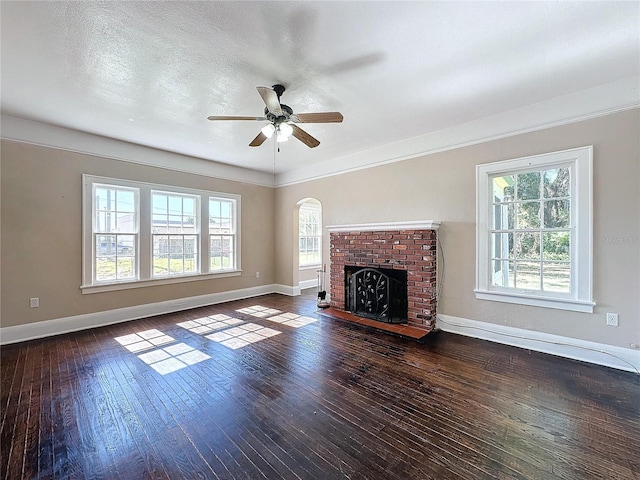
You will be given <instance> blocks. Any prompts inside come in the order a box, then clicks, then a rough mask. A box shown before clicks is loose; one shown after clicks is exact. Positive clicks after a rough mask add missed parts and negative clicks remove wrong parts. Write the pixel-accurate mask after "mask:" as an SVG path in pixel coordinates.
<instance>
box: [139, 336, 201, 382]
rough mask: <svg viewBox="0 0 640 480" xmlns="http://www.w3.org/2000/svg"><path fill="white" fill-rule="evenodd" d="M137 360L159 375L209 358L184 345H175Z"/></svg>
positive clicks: (140, 356) (142, 355) (146, 354)
mask: <svg viewBox="0 0 640 480" xmlns="http://www.w3.org/2000/svg"><path fill="white" fill-rule="evenodd" d="M138 358H139V359H140V360H142V361H143V362H144V363H146V364H147V365H149V366H150V367H151V368H153V369H154V370H155V371H156V372H158V373H160V374H161V375H166V374H167V373H171V372H175V371H176V370H180V369H181V368H185V367H188V366H189V365H195V364H196V363H200V362H202V361H204V360H208V359H210V358H211V357H210V356H209V355H207V354H206V353H203V352H201V351H200V350H196V349H195V348H193V347H190V346H189V345H187V344H186V343H176V344H175V345H171V346H168V347H165V348H162V349H159V350H153V351H151V352H147V353H143V354H141V355H138Z"/></svg>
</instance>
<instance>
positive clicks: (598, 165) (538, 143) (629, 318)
mask: <svg viewBox="0 0 640 480" xmlns="http://www.w3.org/2000/svg"><path fill="white" fill-rule="evenodd" d="M639 120H640V110H632V111H626V112H622V113H618V114H614V115H609V116H606V117H599V118H596V119H592V120H586V121H583V122H579V123H574V124H570V125H564V126H559V127H555V128H550V129H546V130H541V131H537V132H532V133H527V134H522V135H517V136H513V137H509V138H505V139H500V140H495V141H490V142H486V143H482V144H479V145H473V146H469V147H464V148H459V149H455V150H450V151H447V152H442V153H437V154H433V155H426V156H423V157H419V158H414V159H411V160H406V161H403V162H397V163H393V164H388V165H383V166H379V167H375V168H370V169H366V170H360V171H357V172H352V173H347V174H342V175H336V176H332V177H328V178H324V179H320V180H314V181H309V182H304V183H300V184H296V185H292V186H287V187H282V188H279V189H277V193H276V282H277V283H281V284H285V285H292V284H294V280H295V279H294V276H295V268H294V265H293V263H292V258H293V256H292V251H293V244H292V239H293V238H294V236H293V232H292V229H291V222H288V221H287V219H290V218H291V212H292V211H293V209H294V208H295V205H296V203H297V202H298V201H299V200H301V199H302V198H305V197H314V198H317V199H318V200H320V202H322V207H323V222H324V226H325V232H324V233H325V235H327V232H326V226H327V225H335V224H348V223H367V222H385V221H401V220H440V221H442V227H441V229H440V231H439V234H440V238H441V241H442V246H443V248H444V253H445V259H446V262H445V269H446V271H445V282H444V288H443V291H442V297H441V299H440V305H439V308H438V312H439V313H441V314H446V315H452V316H456V317H462V318H466V319H471V320H478V321H483V322H488V323H495V324H500V325H507V326H511V327H517V328H523V329H528V330H536V331H540V332H545V333H550V334H555V335H562V336H565V337H573V338H578V339H583V340H588V341H594V342H599V343H604V344H609V345H616V346H620V347H628V346H629V344H630V343H636V344H640V301H639V298H640V134H639V132H640V121H639ZM584 145H593V146H594V171H593V177H594V185H593V200H594V252H593V257H594V277H595V280H594V298H595V301H596V303H597V305H596V307H595V310H594V313H593V314H583V313H576V312H567V311H562V310H555V309H548V308H537V307H529V306H520V305H511V304H505V303H498V302H489V301H481V300H476V299H475V296H474V292H473V289H474V287H475V191H476V187H475V167H476V165H478V164H482V163H488V162H495V161H500V160H507V159H511V158H517V157H522V156H528V155H536V154H540V153H546V152H553V151H558V150H564V149H568V148H573V147H579V146H584ZM363 199H366V200H363ZM324 250H325V251H324V258H326V259H328V258H329V252H328V244H327V242H325V245H324ZM295 283H297V281H296V282H295ZM606 312H617V313H618V314H619V315H620V326H619V327H617V328H615V327H607V326H605V313H606Z"/></svg>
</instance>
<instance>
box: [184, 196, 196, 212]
mask: <svg viewBox="0 0 640 480" xmlns="http://www.w3.org/2000/svg"><path fill="white" fill-rule="evenodd" d="M182 209H183V212H182V213H183V214H184V215H190V216H195V215H196V200H195V198H189V197H186V198H185V199H184V201H183V203H182Z"/></svg>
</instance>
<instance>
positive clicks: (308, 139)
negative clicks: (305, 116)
mask: <svg viewBox="0 0 640 480" xmlns="http://www.w3.org/2000/svg"><path fill="white" fill-rule="evenodd" d="M291 128H293V136H294V137H296V138H297V139H298V140H300V141H301V142H302V143H304V144H305V145H306V146H307V147H309V148H314V147H317V146H318V145H320V142H319V141H318V140H317V139H315V138H313V137H312V136H311V135H309V134H308V133H307V132H305V131H304V130H302V129H301V128H300V127H298V126H297V125H295V124H291Z"/></svg>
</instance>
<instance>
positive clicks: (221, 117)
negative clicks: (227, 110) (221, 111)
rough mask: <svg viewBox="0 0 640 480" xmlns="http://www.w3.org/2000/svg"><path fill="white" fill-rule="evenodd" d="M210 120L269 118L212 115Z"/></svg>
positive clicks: (260, 118) (263, 118) (262, 118)
mask: <svg viewBox="0 0 640 480" xmlns="http://www.w3.org/2000/svg"><path fill="white" fill-rule="evenodd" d="M207 119H208V120H259V121H260V120H266V119H267V117H236V116H228V115H211V116H210V117H207Z"/></svg>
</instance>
